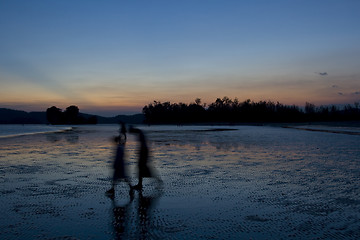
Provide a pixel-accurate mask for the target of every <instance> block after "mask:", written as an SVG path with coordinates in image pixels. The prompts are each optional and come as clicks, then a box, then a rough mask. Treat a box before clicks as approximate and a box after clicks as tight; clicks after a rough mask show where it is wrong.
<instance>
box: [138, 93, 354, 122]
mask: <svg viewBox="0 0 360 240" xmlns="http://www.w3.org/2000/svg"><path fill="white" fill-rule="evenodd" d="M142 112H143V114H144V116H145V123H148V124H162V123H163V124H186V123H249V122H254V123H259V122H306V121H359V120H360V108H359V103H355V104H354V105H350V104H348V105H346V106H344V107H343V108H340V107H337V106H335V105H332V106H320V107H316V106H315V105H314V104H312V103H308V102H307V103H306V104H305V107H304V108H300V107H298V106H295V105H290V106H289V105H284V104H281V103H279V102H276V103H275V102H272V101H259V102H255V101H251V100H250V99H248V100H245V101H242V102H240V101H239V100H238V99H237V98H235V99H234V100H232V99H230V98H228V97H223V98H222V99H221V98H217V99H216V101H215V102H213V103H211V104H209V105H207V104H202V103H201V99H200V98H197V99H195V101H194V102H193V103H190V104H185V103H170V102H163V103H161V102H158V101H154V102H153V103H150V104H148V105H146V106H144V107H143V110H142Z"/></svg>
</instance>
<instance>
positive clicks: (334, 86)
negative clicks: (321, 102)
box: [331, 85, 339, 88]
mask: <svg viewBox="0 0 360 240" xmlns="http://www.w3.org/2000/svg"><path fill="white" fill-rule="evenodd" d="M331 87H332V88H339V86H338V85H332V86H331Z"/></svg>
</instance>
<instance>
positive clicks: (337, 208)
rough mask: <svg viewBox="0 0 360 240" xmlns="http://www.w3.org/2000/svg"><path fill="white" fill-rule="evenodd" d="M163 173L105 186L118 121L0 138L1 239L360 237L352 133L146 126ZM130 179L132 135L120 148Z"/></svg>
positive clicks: (359, 157) (358, 164)
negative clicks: (135, 188)
mask: <svg viewBox="0 0 360 240" xmlns="http://www.w3.org/2000/svg"><path fill="white" fill-rule="evenodd" d="M142 128H143V130H144V131H145V133H146V135H147V137H148V141H149V146H150V148H151V155H152V158H151V159H152V163H153V166H154V168H155V169H156V170H157V171H158V173H159V174H160V176H161V178H162V179H163V181H164V185H163V187H162V188H156V187H155V186H156V184H155V181H154V180H152V179H145V182H144V183H145V184H144V190H143V192H142V193H139V192H135V194H134V198H133V200H131V199H130V196H129V189H128V187H127V185H126V184H124V183H120V184H119V185H118V186H117V189H116V191H117V192H116V197H115V200H114V201H112V200H111V199H109V198H107V197H106V196H105V195H104V192H105V191H106V190H107V189H108V188H109V187H110V175H111V170H110V165H111V162H112V159H113V151H114V145H113V144H112V143H111V141H110V138H111V137H112V136H113V135H115V134H116V132H117V126H115V125H102V126H101V125H99V126H81V127H78V128H76V129H74V130H73V131H69V132H62V133H49V134H42V135H32V136H22V137H15V138H7V139H0V146H1V147H0V174H1V175H0V176H1V178H0V182H1V197H0V200H1V201H0V202H1V206H0V209H1V212H2V214H1V216H0V236H1V239H53V238H56V239H114V238H116V237H118V238H124V239H209V238H214V239H359V238H360V223H359V222H360V221H359V220H360V190H359V186H360V149H359V140H360V136H359V135H348V134H338V133H331V132H312V131H302V130H299V129H285V128H279V127H266V126H235V127H234V126H231V127H224V126H221V127H212V126H184V127H175V126H154V127H142ZM126 149H127V151H126V156H127V162H128V165H127V167H128V169H129V174H130V176H131V181H132V183H133V184H135V183H136V149H137V142H136V139H135V137H134V136H131V135H130V136H129V138H128V143H127V145H126Z"/></svg>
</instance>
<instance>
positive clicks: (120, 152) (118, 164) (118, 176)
mask: <svg viewBox="0 0 360 240" xmlns="http://www.w3.org/2000/svg"><path fill="white" fill-rule="evenodd" d="M120 124H121V128H120V133H119V136H118V137H115V142H116V144H117V147H116V155H115V161H114V164H113V168H114V174H113V178H112V187H111V188H110V189H109V190H108V191H107V192H106V194H107V195H108V196H109V197H114V195H115V184H116V182H118V181H119V180H124V181H125V182H127V184H128V185H129V187H130V190H131V185H130V181H129V179H128V177H127V175H126V171H125V163H124V153H125V143H126V127H125V124H124V123H120Z"/></svg>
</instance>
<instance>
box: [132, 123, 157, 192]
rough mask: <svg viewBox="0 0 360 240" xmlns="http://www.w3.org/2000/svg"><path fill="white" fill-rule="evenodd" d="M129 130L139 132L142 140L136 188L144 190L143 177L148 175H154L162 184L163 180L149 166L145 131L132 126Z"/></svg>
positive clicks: (149, 176)
mask: <svg viewBox="0 0 360 240" xmlns="http://www.w3.org/2000/svg"><path fill="white" fill-rule="evenodd" d="M129 132H130V133H134V134H137V135H138V137H139V142H140V148H139V152H138V154H139V160H138V177H139V182H138V184H137V185H135V186H134V187H133V188H134V189H135V190H142V183H143V178H144V177H148V178H151V177H153V178H155V179H157V181H158V183H159V184H161V183H162V180H161V179H160V178H159V176H158V175H157V174H155V173H154V171H153V170H151V168H150V167H149V166H148V159H149V148H148V146H147V143H146V138H145V135H144V133H143V131H141V130H140V129H138V128H134V127H130V129H129Z"/></svg>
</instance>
